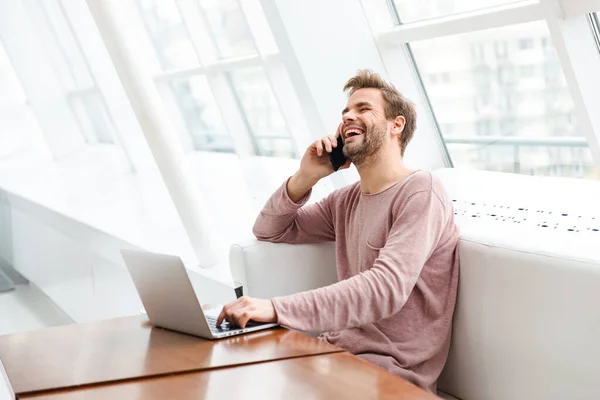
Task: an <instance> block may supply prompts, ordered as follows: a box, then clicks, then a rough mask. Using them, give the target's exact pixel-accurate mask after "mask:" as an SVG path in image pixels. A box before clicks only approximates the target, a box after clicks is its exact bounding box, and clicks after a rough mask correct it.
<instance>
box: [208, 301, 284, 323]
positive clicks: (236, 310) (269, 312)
mask: <svg viewBox="0 0 600 400" xmlns="http://www.w3.org/2000/svg"><path fill="white" fill-rule="evenodd" d="M250 320H252V321H256V322H277V313H276V312H275V307H273V302H271V300H265V299H253V298H251V297H246V296H242V297H240V298H239V299H237V300H236V301H233V302H231V303H229V304H227V305H225V307H223V310H222V311H221V314H219V318H218V319H217V326H221V324H222V323H223V321H227V322H229V323H230V324H232V325H234V326H239V327H240V328H245V327H246V324H248V321H250Z"/></svg>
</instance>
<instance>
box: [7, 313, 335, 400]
mask: <svg viewBox="0 0 600 400" xmlns="http://www.w3.org/2000/svg"><path fill="white" fill-rule="evenodd" d="M341 351H343V350H342V349H340V348H338V347H335V346H332V345H330V344H327V343H325V342H322V341H320V340H316V339H314V338H312V337H310V336H307V335H303V334H301V333H297V332H293V331H290V330H286V329H282V328H275V329H268V330H264V331H259V332H255V333H250V334H245V335H240V336H233V337H231V338H227V339H221V340H217V341H212V340H205V339H202V338H198V337H195V336H190V335H185V334H181V333H177V332H173V331H169V330H166V329H161V328H155V327H152V326H151V325H150V323H149V322H148V321H147V317H146V316H136V317H126V318H117V319H112V320H106V321H100V322H96V323H89V324H79V325H66V326H60V327H55V328H48V329H42V330H39V331H33V332H25V333H18V334H13V335H4V336H0V360H2V363H3V364H4V368H5V369H6V374H7V376H8V380H9V381H10V384H11V385H12V389H13V390H14V392H15V393H16V394H17V396H19V397H20V396H21V395H24V394H31V393H35V392H41V391H48V390H53V389H64V388H70V387H77V386H81V385H89V384H95V383H103V382H116V381H122V380H127V379H135V378H145V377H153V376H161V375H168V374H173V373H181V372H187V371H199V370H206V369H213V368H222V367H227V366H234V365H243V364H250V363H257V362H265V361H272V360H279V359H287V358H294V357H303V356H308V355H317V354H326V353H335V352H341Z"/></svg>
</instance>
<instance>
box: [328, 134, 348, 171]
mask: <svg viewBox="0 0 600 400" xmlns="http://www.w3.org/2000/svg"><path fill="white" fill-rule="evenodd" d="M343 150H344V139H342V135H340V136H338V138H337V147H333V148H332V151H331V153H329V161H331V165H332V166H333V170H334V171H337V170H338V169H340V167H341V166H343V165H344V164H346V161H347V160H348V159H347V158H346V156H345V155H344V152H343Z"/></svg>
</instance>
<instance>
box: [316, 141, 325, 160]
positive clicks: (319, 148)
mask: <svg viewBox="0 0 600 400" xmlns="http://www.w3.org/2000/svg"><path fill="white" fill-rule="evenodd" d="M315 147H316V149H317V155H318V156H319V157H321V156H322V155H323V143H321V141H320V140H317V141H316V142H315Z"/></svg>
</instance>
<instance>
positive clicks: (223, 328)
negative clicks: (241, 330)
mask: <svg viewBox="0 0 600 400" xmlns="http://www.w3.org/2000/svg"><path fill="white" fill-rule="evenodd" d="M206 321H207V322H208V326H209V327H210V330H211V331H213V332H216V333H221V332H228V331H232V330H235V329H232V328H231V326H230V325H229V322H227V321H223V323H222V324H221V326H220V327H218V326H217V319H216V318H215V317H212V316H210V315H207V316H206Z"/></svg>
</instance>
